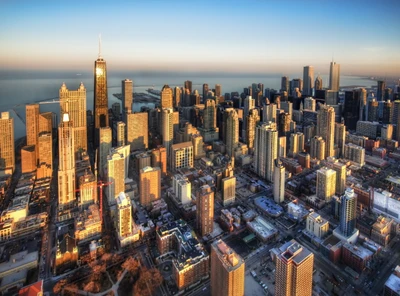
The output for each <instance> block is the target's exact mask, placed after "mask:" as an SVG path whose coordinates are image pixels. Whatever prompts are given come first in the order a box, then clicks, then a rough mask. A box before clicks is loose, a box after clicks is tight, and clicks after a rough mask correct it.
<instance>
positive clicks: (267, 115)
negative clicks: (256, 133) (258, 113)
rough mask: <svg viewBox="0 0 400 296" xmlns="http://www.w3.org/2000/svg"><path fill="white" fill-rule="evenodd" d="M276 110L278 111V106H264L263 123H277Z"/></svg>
mask: <svg viewBox="0 0 400 296" xmlns="http://www.w3.org/2000/svg"><path fill="white" fill-rule="evenodd" d="M276 109H277V106H276V104H268V105H264V107H263V117H262V121H263V122H275V123H277V119H276Z"/></svg>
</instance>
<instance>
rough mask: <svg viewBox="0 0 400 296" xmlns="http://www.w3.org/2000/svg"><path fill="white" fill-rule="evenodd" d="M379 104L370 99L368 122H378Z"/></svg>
mask: <svg viewBox="0 0 400 296" xmlns="http://www.w3.org/2000/svg"><path fill="white" fill-rule="evenodd" d="M378 109H379V102H378V101H377V100H376V99H375V98H372V100H371V101H369V102H368V121H378V120H379V112H378Z"/></svg>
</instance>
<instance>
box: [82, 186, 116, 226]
mask: <svg viewBox="0 0 400 296" xmlns="http://www.w3.org/2000/svg"><path fill="white" fill-rule="evenodd" d="M112 183H113V182H103V181H101V180H100V181H98V182H97V184H95V185H93V187H95V188H100V199H99V203H100V217H101V222H102V223H103V187H105V186H109V185H111V184H112ZM80 191H81V189H80V188H78V189H75V192H80Z"/></svg>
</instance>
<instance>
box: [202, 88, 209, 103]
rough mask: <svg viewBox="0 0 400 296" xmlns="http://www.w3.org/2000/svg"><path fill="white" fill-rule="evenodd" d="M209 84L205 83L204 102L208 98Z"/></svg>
mask: <svg viewBox="0 0 400 296" xmlns="http://www.w3.org/2000/svg"><path fill="white" fill-rule="evenodd" d="M207 96H208V84H207V83H204V84H203V103H204V102H205V101H206V100H207V99H208V98H207Z"/></svg>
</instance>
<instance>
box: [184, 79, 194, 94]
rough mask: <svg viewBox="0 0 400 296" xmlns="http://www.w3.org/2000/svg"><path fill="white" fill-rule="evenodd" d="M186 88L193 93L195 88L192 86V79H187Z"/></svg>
mask: <svg viewBox="0 0 400 296" xmlns="http://www.w3.org/2000/svg"><path fill="white" fill-rule="evenodd" d="M183 85H184V88H185V89H187V90H188V92H189V94H191V93H192V91H193V88H192V81H190V80H186V81H185V83H184V84H183Z"/></svg>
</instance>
